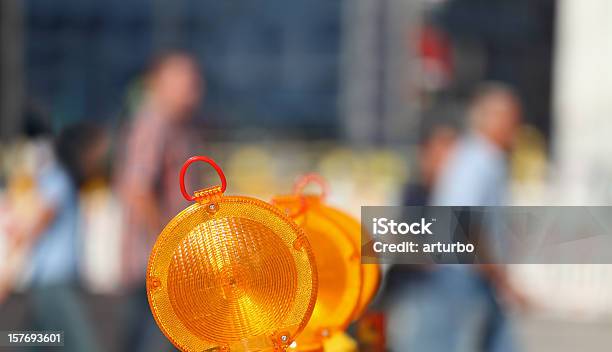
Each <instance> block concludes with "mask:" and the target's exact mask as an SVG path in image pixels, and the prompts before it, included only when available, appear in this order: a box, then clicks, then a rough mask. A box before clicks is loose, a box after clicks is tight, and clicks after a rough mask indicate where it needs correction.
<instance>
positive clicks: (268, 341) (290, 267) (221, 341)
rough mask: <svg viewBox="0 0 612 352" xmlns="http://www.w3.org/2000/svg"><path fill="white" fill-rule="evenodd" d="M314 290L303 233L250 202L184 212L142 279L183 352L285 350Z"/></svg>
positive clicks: (223, 201) (233, 200)
mask: <svg viewBox="0 0 612 352" xmlns="http://www.w3.org/2000/svg"><path fill="white" fill-rule="evenodd" d="M316 290H317V274H316V268H315V265H314V258H313V253H312V250H311V247H310V245H309V243H308V241H307V240H305V237H304V234H303V232H302V231H301V230H300V229H299V228H298V227H297V226H296V224H295V223H293V222H292V221H291V220H289V219H287V217H286V216H285V215H284V214H282V213H281V212H280V211H278V210H277V209H276V208H274V207H272V206H270V205H268V204H267V203H264V202H262V201H259V200H256V199H253V198H247V197H221V198H219V199H218V200H217V201H216V202H215V203H213V205H212V208H211V206H210V205H209V204H194V205H192V206H191V207H189V208H187V209H186V210H184V211H183V212H181V213H180V214H179V215H177V216H176V217H175V218H174V219H173V220H172V221H171V222H170V223H169V224H168V225H167V226H166V228H165V229H164V230H163V232H162V233H161V234H160V236H159V238H158V240H157V242H156V244H155V246H154V248H153V251H152V252H151V257H150V259H149V269H148V272H147V291H148V296H149V303H150V305H151V310H152V312H153V315H154V316H155V319H156V321H157V323H158V325H159V326H160V328H161V330H162V331H163V332H164V334H165V335H166V336H167V337H168V338H169V339H170V340H171V341H172V342H173V343H174V344H175V346H176V347H178V348H180V349H181V350H183V351H205V350H215V349H221V350H236V351H247V350H272V349H275V348H276V349H282V348H284V347H286V346H288V345H289V344H290V343H291V341H292V340H293V339H294V337H295V336H296V335H297V334H298V333H299V332H300V331H301V330H302V328H303V327H304V326H305V324H306V322H307V321H308V319H309V318H310V315H311V313H312V311H313V307H314V303H315V299H316Z"/></svg>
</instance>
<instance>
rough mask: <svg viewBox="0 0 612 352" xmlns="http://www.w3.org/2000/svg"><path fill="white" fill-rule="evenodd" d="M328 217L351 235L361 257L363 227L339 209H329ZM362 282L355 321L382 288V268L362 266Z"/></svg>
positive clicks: (366, 236)
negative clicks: (380, 287)
mask: <svg viewBox="0 0 612 352" xmlns="http://www.w3.org/2000/svg"><path fill="white" fill-rule="evenodd" d="M326 215H327V216H328V217H329V218H330V219H332V220H333V221H334V222H336V223H337V224H338V225H339V226H340V227H341V228H343V229H344V230H345V231H346V233H349V234H351V236H350V238H351V240H352V241H353V242H354V243H355V246H356V247H357V248H358V249H359V256H360V257H361V235H362V233H361V225H360V223H359V221H357V220H356V219H355V218H354V217H352V216H350V215H348V214H347V213H345V212H343V211H340V210H338V209H335V208H332V207H328V208H327V213H326ZM363 236H364V237H365V238H364V239H363V243H368V242H369V235H368V234H367V232H366V233H364V234H363ZM361 272H362V276H361V278H362V281H361V296H360V297H359V304H358V305H357V309H356V310H355V314H354V315H353V319H354V320H355V319H358V318H359V317H360V316H361V315H362V314H363V312H364V311H365V310H366V308H367V307H368V305H369V304H370V302H371V301H372V299H373V298H374V296H375V295H376V293H377V292H378V288H379V286H380V278H381V272H380V266H379V265H378V264H361Z"/></svg>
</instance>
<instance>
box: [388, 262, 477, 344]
mask: <svg viewBox="0 0 612 352" xmlns="http://www.w3.org/2000/svg"><path fill="white" fill-rule="evenodd" d="M475 275H476V274H475V273H473V272H471V271H470V269H468V268H451V267H442V268H439V269H438V270H435V271H432V272H430V273H427V274H425V277H424V278H423V279H420V280H412V281H410V282H408V283H407V284H406V285H402V286H401V287H399V288H398V289H397V290H395V291H396V292H395V293H394V294H393V295H392V296H390V297H389V298H388V302H389V304H388V305H387V307H388V309H387V318H388V319H387V321H388V324H387V339H388V344H389V348H390V350H392V351H432V352H438V351H439V352H443V351H444V352H453V351H455V352H459V351H461V352H463V351H465V352H474V351H480V350H481V349H482V336H483V331H484V328H483V327H484V325H485V324H484V322H485V320H486V319H485V318H486V304H485V303H484V300H483V295H482V291H481V290H480V289H479V287H478V282H477V277H476V276H475Z"/></svg>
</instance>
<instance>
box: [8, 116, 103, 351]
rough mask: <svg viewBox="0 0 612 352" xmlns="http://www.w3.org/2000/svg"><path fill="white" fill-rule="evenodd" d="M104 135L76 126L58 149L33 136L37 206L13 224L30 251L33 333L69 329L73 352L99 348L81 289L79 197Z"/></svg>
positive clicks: (68, 343)
mask: <svg viewBox="0 0 612 352" xmlns="http://www.w3.org/2000/svg"><path fill="white" fill-rule="evenodd" d="M102 133H103V132H102V131H101V130H100V129H99V128H97V127H96V126H93V125H85V124H82V125H75V126H72V127H69V128H66V129H65V130H63V131H62V132H61V134H60V135H59V136H58V138H57V140H56V142H55V146H54V148H50V146H51V145H50V143H49V142H48V141H49V140H50V139H49V138H48V137H46V134H42V133H41V135H40V136H36V137H33V138H34V139H35V140H37V142H36V144H37V145H38V146H39V147H41V148H43V150H40V154H39V155H38V157H37V158H36V160H35V163H36V170H35V177H34V184H35V192H36V200H35V201H36V204H32V206H31V207H30V211H31V214H29V218H28V221H25V222H24V221H20V220H19V218H16V219H15V221H16V222H18V223H14V224H12V226H11V231H12V232H13V236H14V238H18V239H19V242H20V246H25V247H26V248H28V251H29V253H30V254H29V259H28V260H29V262H28V264H29V265H30V268H29V272H30V273H31V277H30V279H29V283H28V284H29V293H30V297H31V307H32V308H33V318H34V322H33V323H34V324H33V325H34V326H33V327H32V330H63V331H64V338H65V345H64V348H65V349H66V350H67V351H97V350H98V345H97V341H96V337H95V334H94V332H93V329H92V327H91V320H90V319H89V318H88V317H87V314H86V313H85V311H84V307H83V305H82V302H81V293H80V291H79V283H78V275H77V272H78V265H77V261H78V255H79V253H78V252H79V242H78V233H77V229H78V225H79V210H78V198H77V193H78V187H79V186H80V184H81V181H82V180H83V178H84V177H85V176H86V171H85V170H86V169H87V167H86V164H87V162H88V161H87V158H86V156H87V155H89V154H90V153H89V152H90V151H91V148H92V146H93V145H95V144H96V142H97V141H98V140H99V139H100V138H101V136H102Z"/></svg>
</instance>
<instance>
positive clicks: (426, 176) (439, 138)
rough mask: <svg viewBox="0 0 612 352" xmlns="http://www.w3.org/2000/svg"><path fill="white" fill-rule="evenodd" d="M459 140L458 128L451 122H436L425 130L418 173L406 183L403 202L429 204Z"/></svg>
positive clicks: (404, 203)
mask: <svg viewBox="0 0 612 352" xmlns="http://www.w3.org/2000/svg"><path fill="white" fill-rule="evenodd" d="M456 141H457V130H456V129H455V128H454V127H453V126H451V125H449V124H436V125H434V126H433V127H431V128H430V129H429V131H426V132H425V136H423V139H422V141H421V143H420V146H419V148H418V155H417V163H418V165H417V175H415V176H414V180H413V181H412V182H410V183H409V184H408V185H406V187H405V189H404V195H403V200H402V204H403V205H407V206H411V205H415V206H419V205H421V206H422V205H428V204H429V203H430V198H431V193H432V190H433V187H434V185H435V183H436V181H437V180H438V176H439V175H440V173H441V170H442V167H443V166H444V165H445V163H446V160H447V159H448V156H449V155H450V154H451V152H452V150H453V148H454V146H455V144H456V143H455V142H456Z"/></svg>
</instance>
